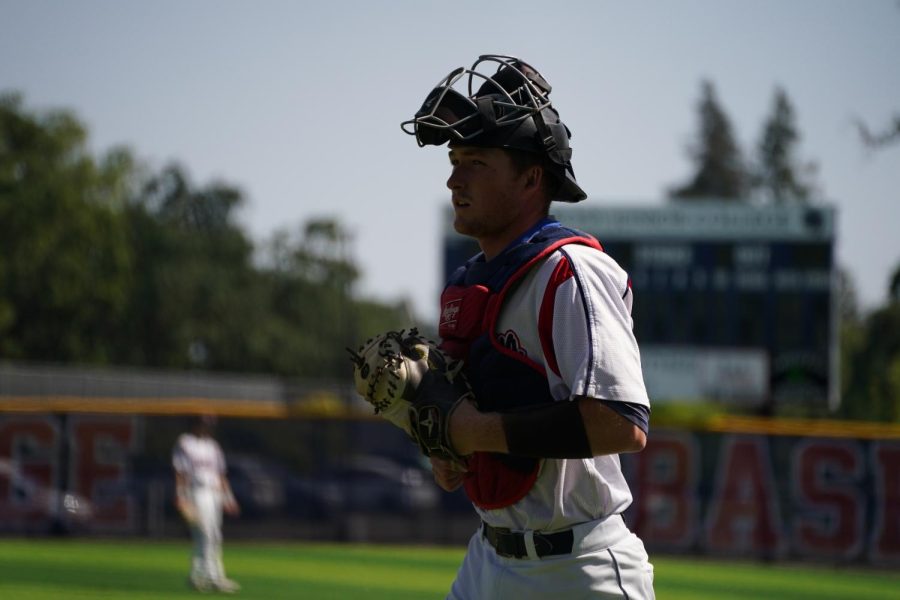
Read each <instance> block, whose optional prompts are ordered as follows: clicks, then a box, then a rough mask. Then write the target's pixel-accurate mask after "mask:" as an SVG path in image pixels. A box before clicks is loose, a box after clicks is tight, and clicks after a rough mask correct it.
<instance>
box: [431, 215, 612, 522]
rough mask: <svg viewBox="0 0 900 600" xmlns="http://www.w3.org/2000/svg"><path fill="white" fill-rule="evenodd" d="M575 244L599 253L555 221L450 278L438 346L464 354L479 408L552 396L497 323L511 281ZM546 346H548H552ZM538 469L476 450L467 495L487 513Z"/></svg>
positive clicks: (530, 461)
mask: <svg viewBox="0 0 900 600" xmlns="http://www.w3.org/2000/svg"><path fill="white" fill-rule="evenodd" d="M573 243H574V244H584V245H588V246H591V247H594V248H597V249H598V250H602V247H601V246H600V244H599V242H597V240H595V239H593V238H591V237H589V236H587V235H585V234H583V233H581V232H579V231H575V230H572V229H568V228H565V227H562V226H559V225H558V224H556V223H554V224H553V226H551V227H545V228H544V229H542V230H541V231H540V232H539V233H537V234H536V235H535V236H533V237H532V238H531V239H530V240H528V241H527V242H525V243H523V244H520V245H519V246H516V247H515V248H512V249H510V250H508V251H506V252H504V253H503V254H501V255H500V256H498V257H496V258H495V259H493V260H491V261H490V262H481V261H478V260H475V259H473V260H470V261H469V262H468V263H467V264H466V265H464V266H462V267H460V268H459V269H457V271H456V272H455V273H454V274H453V275H452V276H451V277H450V281H449V282H448V285H447V287H446V288H445V289H444V292H443V293H442V294H441V317H440V324H439V330H438V331H439V334H440V337H441V349H442V350H443V351H444V352H446V353H447V354H448V355H450V356H451V357H453V358H456V359H465V371H466V376H467V377H468V379H469V382H470V384H471V385H472V389H473V391H474V392H475V398H476V399H477V401H478V406H479V408H480V409H481V410H485V411H498V410H499V411H505V410H513V409H515V408H521V407H523V406H529V405H533V404H542V403H547V402H553V401H554V399H553V397H552V396H551V395H550V391H549V388H548V385H547V377H546V374H545V372H544V370H543V369H542V368H541V367H540V366H539V365H537V364H536V363H534V362H533V361H529V360H528V359H527V358H525V357H524V356H523V355H521V354H519V353H518V352H515V351H514V350H511V349H509V348H506V347H505V346H504V345H503V344H502V342H501V341H500V338H499V336H498V335H497V333H498V332H497V331H496V324H497V319H498V317H499V314H500V308H501V307H502V306H503V301H504V299H505V298H506V295H507V293H508V292H509V291H510V290H511V289H513V286H514V284H515V283H516V282H517V281H518V280H519V279H520V278H521V277H523V276H524V275H525V274H526V273H528V271H529V270H531V268H532V267H533V266H534V265H535V264H537V263H538V262H539V261H540V260H541V259H543V258H545V257H547V256H548V255H549V254H550V253H552V252H554V251H555V250H556V249H558V248H559V247H560V246H563V245H565V244H573ZM546 347H550V348H552V343H551V344H550V345H549V346H546ZM539 467H540V461H539V460H538V459H534V458H527V457H519V456H510V455H505V454H495V453H486V452H476V453H475V454H473V455H472V456H471V457H470V459H469V471H470V472H469V474H468V476H467V477H466V480H465V489H466V493H467V494H468V496H469V499H470V500H471V501H472V502H473V503H474V504H475V505H476V506H478V507H480V508H482V509H485V510H492V509H497V508H504V507H506V506H511V505H513V504H515V503H516V502H518V501H519V500H521V499H522V498H523V497H524V496H525V495H526V494H527V493H528V491H529V490H530V489H531V488H532V486H533V485H534V482H535V480H536V479H537V475H538V470H539Z"/></svg>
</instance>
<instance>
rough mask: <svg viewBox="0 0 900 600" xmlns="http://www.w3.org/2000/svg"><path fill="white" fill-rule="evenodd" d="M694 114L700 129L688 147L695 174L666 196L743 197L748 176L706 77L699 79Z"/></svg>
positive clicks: (726, 121) (726, 118)
mask: <svg viewBox="0 0 900 600" xmlns="http://www.w3.org/2000/svg"><path fill="white" fill-rule="evenodd" d="M697 116H698V121H699V123H698V125H699V132H698V134H697V139H696V140H695V141H694V142H693V144H692V145H691V146H690V147H689V149H688V152H689V155H690V157H691V160H692V161H693V162H694V164H695V167H696V173H695V175H694V176H693V178H692V179H691V180H690V181H689V182H688V183H687V184H685V185H683V186H681V187H676V188H674V189H672V190H670V191H669V195H670V196H671V197H674V198H685V199H721V200H742V199H744V197H745V192H746V189H747V175H746V172H745V169H744V166H743V161H742V158H741V152H740V149H739V147H738V145H737V143H736V142H735V140H734V136H733V133H732V127H731V122H730V120H729V119H728V116H727V115H726V114H725V112H724V111H723V110H722V108H721V107H720V106H719V101H718V99H717V97H716V91H715V88H714V87H713V84H712V83H711V82H710V81H708V80H705V81H703V82H702V86H701V99H700V102H699V103H698V104H697Z"/></svg>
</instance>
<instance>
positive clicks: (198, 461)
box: [172, 433, 225, 491]
mask: <svg viewBox="0 0 900 600" xmlns="http://www.w3.org/2000/svg"><path fill="white" fill-rule="evenodd" d="M172 465H173V466H174V468H175V470H176V471H177V472H178V473H179V474H181V475H183V476H185V477H186V478H187V481H188V483H189V484H190V486H191V487H192V488H210V489H213V490H217V491H219V490H220V488H221V485H222V475H224V474H225V454H224V453H223V452H222V448H221V447H220V446H219V443H218V442H216V440H215V439H213V438H211V437H199V436H196V435H194V434H193V433H183V434H181V435H180V436H179V437H178V441H177V442H176V443H175V449H174V450H173V452H172Z"/></svg>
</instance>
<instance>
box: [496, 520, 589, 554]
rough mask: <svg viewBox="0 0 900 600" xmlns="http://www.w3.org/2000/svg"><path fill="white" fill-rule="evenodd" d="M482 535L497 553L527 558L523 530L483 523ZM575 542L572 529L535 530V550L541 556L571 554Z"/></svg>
mask: <svg viewBox="0 0 900 600" xmlns="http://www.w3.org/2000/svg"><path fill="white" fill-rule="evenodd" d="M481 535H483V536H484V539H486V540H487V541H488V543H489V544H490V545H491V546H493V547H494V550H496V551H497V554H499V555H500V556H505V557H507V558H525V557H527V556H528V550H526V548H525V534H524V533H522V532H521V531H510V530H509V529H507V528H505V527H491V526H490V525H488V524H487V523H482V527H481ZM574 543H575V534H574V533H572V530H571V529H567V530H566V531H558V532H556V533H541V532H540V531H535V532H534V550H535V552H536V553H537V555H538V556H539V557H541V556H555V555H559V554H571V553H572V546H573V545H574Z"/></svg>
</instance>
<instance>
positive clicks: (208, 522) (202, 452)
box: [172, 415, 240, 593]
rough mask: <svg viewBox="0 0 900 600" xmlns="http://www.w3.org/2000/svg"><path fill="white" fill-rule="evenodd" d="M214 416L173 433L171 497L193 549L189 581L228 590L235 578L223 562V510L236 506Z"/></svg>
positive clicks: (236, 508) (234, 589)
mask: <svg viewBox="0 0 900 600" xmlns="http://www.w3.org/2000/svg"><path fill="white" fill-rule="evenodd" d="M215 423H216V419H215V417H214V416H211V415H202V416H199V417H196V418H195V419H194V420H193V422H192V427H191V431H190V432H187V433H183V434H181V435H180V436H179V437H178V440H177V442H176V443H175V448H174V450H173V451H172V465H173V467H174V469H175V494H176V497H175V502H176V507H177V508H178V511H179V512H180V513H181V515H182V517H183V518H184V520H185V522H187V524H188V526H189V527H190V530H191V537H192V539H193V543H194V545H193V554H192V556H191V573H190V577H189V580H188V582H189V584H190V585H191V586H192V587H193V588H195V589H197V590H200V591H221V592H228V593H233V592H237V591H238V590H239V589H240V586H239V585H238V584H237V582H235V581H233V580H231V579H228V578H227V577H226V576H225V567H224V566H223V564H222V511H223V510H224V511H225V512H227V513H229V514H232V515H237V514H238V513H239V511H240V509H239V506H238V503H237V501H236V500H235V498H234V495H233V494H232V492H231V486H230V485H229V483H228V478H227V477H226V474H225V472H226V471H225V469H226V467H225V455H224V453H223V452H222V448H221V447H220V446H219V443H218V442H217V441H216V440H215V439H214V438H213V431H214V427H215Z"/></svg>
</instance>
